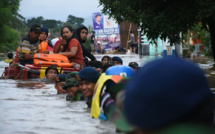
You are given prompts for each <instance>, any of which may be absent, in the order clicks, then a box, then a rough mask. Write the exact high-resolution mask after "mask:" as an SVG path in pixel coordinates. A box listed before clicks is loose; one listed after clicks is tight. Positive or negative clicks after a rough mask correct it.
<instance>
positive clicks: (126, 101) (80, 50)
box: [15, 24, 215, 134]
mask: <svg viewBox="0 0 215 134" xmlns="http://www.w3.org/2000/svg"><path fill="white" fill-rule="evenodd" d="M87 35H88V29H87V28H86V27H85V26H80V27H79V28H77V29H76V30H75V31H74V29H72V27H70V26H64V27H62V29H61V38H59V39H56V40H55V41H54V40H53V41H54V42H55V44H54V45H53V44H51V43H50V42H49V41H48V40H47V37H48V29H47V28H44V27H42V28H41V27H40V25H37V24H34V25H32V26H31V28H30V31H29V34H28V35H27V36H26V37H24V38H23V39H22V40H21V43H20V45H19V47H18V48H17V56H16V58H15V61H16V62H18V63H20V64H22V65H25V64H32V63H33V58H34V54H35V53H39V52H40V53H46V54H51V53H57V54H61V55H64V56H67V57H68V59H69V60H70V62H74V63H77V64H80V63H81V64H82V65H83V66H84V67H83V69H81V70H80V71H79V72H71V73H68V74H65V73H59V71H58V69H57V67H56V66H54V65H51V66H49V67H48V68H47V69H46V71H45V75H46V79H49V80H50V81H51V82H53V83H54V87H55V89H56V90H57V94H66V98H65V99H66V100H67V101H71V102H73V101H85V102H86V106H87V107H88V108H90V109H91V112H90V114H89V116H92V117H93V118H98V119H102V120H109V121H111V122H113V123H114V124H115V125H116V132H122V133H127V134H194V133H195V134H196V133H198V134H206V133H207V134H213V133H215V131H214V123H215V118H214V113H215V112H214V106H215V105H214V101H215V99H214V94H213V92H212V91H211V89H210V87H209V84H208V80H207V78H206V76H205V73H204V72H203V71H202V69H200V67H199V66H198V65H196V64H195V63H192V62H190V61H187V60H185V59H182V58H180V57H176V56H169V57H168V56H167V57H163V58H160V59H156V60H154V61H151V62H149V63H147V64H145V65H144V66H142V67H140V66H139V65H138V63H136V62H130V63H129V64H128V65H123V60H122V59H121V58H120V57H119V56H114V57H110V56H108V55H106V56H104V57H103V58H102V59H101V61H97V60H96V58H95V57H94V55H93V54H94V53H95V48H94V49H93V50H92V52H89V51H88V50H87V49H86V48H85V46H84V45H83V43H85V41H86V38H87ZM131 35H132V32H131ZM132 37H133V36H132ZM130 42H133V43H134V40H133V39H131V40H130ZM40 44H45V45H44V46H42V47H41V45H40ZM92 47H93V45H92ZM133 48H135V45H134V46H132V49H133ZM134 51H135V49H134ZM89 59H90V62H89ZM83 129H84V128H83Z"/></svg>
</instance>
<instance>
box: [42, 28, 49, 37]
mask: <svg viewBox="0 0 215 134" xmlns="http://www.w3.org/2000/svg"><path fill="white" fill-rule="evenodd" d="M41 32H46V33H47V35H48V34H49V30H48V29H47V28H46V27H42V28H41Z"/></svg>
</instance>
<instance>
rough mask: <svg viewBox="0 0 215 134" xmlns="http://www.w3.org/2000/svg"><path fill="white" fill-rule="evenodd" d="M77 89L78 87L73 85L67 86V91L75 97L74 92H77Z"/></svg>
mask: <svg viewBox="0 0 215 134" xmlns="http://www.w3.org/2000/svg"><path fill="white" fill-rule="evenodd" d="M78 89H79V88H78V87H74V86H69V87H67V91H68V93H69V94H70V95H71V96H72V97H75V94H76V93H77V92H78Z"/></svg>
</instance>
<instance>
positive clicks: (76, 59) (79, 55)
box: [66, 38, 85, 66]
mask: <svg viewBox="0 0 215 134" xmlns="http://www.w3.org/2000/svg"><path fill="white" fill-rule="evenodd" d="M72 47H77V48H78V51H77V53H76V55H75V56H74V57H69V60H70V62H75V63H78V64H80V63H81V64H82V65H83V66H85V63H84V57H83V51H82V49H81V44H80V43H79V41H78V40H77V39H75V38H73V39H71V40H70V42H69V46H68V48H67V49H66V52H70V49H71V48H72Z"/></svg>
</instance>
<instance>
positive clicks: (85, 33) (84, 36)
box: [80, 29, 88, 40]
mask: <svg viewBox="0 0 215 134" xmlns="http://www.w3.org/2000/svg"><path fill="white" fill-rule="evenodd" d="M87 34H88V32H87V30H86V29H82V30H81V32H80V37H81V39H82V40H86V39H87Z"/></svg>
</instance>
